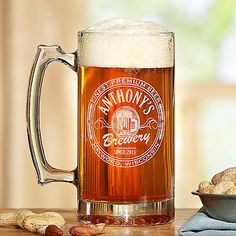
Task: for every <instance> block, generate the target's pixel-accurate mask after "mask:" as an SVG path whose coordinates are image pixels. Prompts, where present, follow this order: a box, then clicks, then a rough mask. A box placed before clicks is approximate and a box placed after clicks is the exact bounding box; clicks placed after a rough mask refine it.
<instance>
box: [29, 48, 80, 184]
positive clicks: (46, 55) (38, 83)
mask: <svg viewBox="0 0 236 236" xmlns="http://www.w3.org/2000/svg"><path fill="white" fill-rule="evenodd" d="M55 61H59V62H62V63H64V64H65V65H67V66H68V67H70V68H71V69H72V70H73V71H75V72H76V70H77V65H76V52H75V53H65V52H64V51H63V50H62V49H61V47H60V46H57V45H53V46H46V45H39V46H38V50H37V53H36V56H35V60H34V63H33V66H32V70H31V74H30V80H29V86H28V95H27V108H26V120H27V134H28V141H29V146H30V151H31V157H32V160H33V164H34V167H35V170H36V173H37V178H38V183H39V184H42V185H43V184H47V183H50V182H68V183H74V184H75V181H76V178H75V172H74V171H66V170H61V169H56V168H54V167H52V166H50V165H49V163H48V162H47V159H46V157H45V153H44V148H43V143H42V137H41V131H40V96H41V89H42V83H43V78H44V73H45V70H46V68H47V66H48V65H49V64H50V63H51V62H55Z"/></svg>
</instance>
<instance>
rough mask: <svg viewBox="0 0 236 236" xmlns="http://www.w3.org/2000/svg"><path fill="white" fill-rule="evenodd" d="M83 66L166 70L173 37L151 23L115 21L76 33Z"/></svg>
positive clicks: (101, 23) (172, 46)
mask: <svg viewBox="0 0 236 236" xmlns="http://www.w3.org/2000/svg"><path fill="white" fill-rule="evenodd" d="M79 33H80V38H79V45H78V50H79V52H78V59H79V64H80V65H83V66H94V67H116V68H165V67H172V66H173V65H174V35H173V33H171V32H169V31H167V30H165V29H164V28H162V27H161V26H159V25H157V24H154V23H152V22H145V21H131V20H127V19H123V18H115V19H111V20H105V21H103V22H100V23H97V24H95V25H93V26H90V27H88V28H87V29H85V30H83V31H81V32H79Z"/></svg>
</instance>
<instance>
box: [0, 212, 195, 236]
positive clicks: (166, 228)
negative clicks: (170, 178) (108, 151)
mask: <svg viewBox="0 0 236 236" xmlns="http://www.w3.org/2000/svg"><path fill="white" fill-rule="evenodd" d="M7 211H14V209H1V210H0V212H7ZM32 211H33V212H35V213H39V212H43V211H56V212H58V213H60V214H61V215H62V216H63V217H64V218H65V220H66V222H67V226H66V228H67V229H66V231H67V232H65V233H64V234H63V235H65V236H69V235H70V234H69V233H68V228H70V227H71V226H72V225H75V224H76V221H77V214H76V210H67V209H33V210H32ZM196 211H197V210H196V209H176V217H175V221H174V222H173V223H169V224H165V225H158V226H151V227H111V226H109V227H105V230H104V232H103V234H102V236H108V235H111V236H141V235H142V236H154V235H155V236H167V235H168V236H173V235H178V229H179V227H180V226H181V225H182V224H183V223H184V222H185V221H186V220H187V219H189V217H191V216H192V215H193V214H194V213H195V212H196ZM13 235H14V236H15V235H19V236H25V235H36V234H32V233H30V232H26V231H24V230H22V229H20V228H15V227H13V226H7V227H0V236H13Z"/></svg>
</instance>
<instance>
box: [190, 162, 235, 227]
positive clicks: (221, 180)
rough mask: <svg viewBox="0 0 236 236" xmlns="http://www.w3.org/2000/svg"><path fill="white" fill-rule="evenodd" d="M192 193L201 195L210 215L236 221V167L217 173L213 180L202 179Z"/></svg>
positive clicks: (227, 220)
mask: <svg viewBox="0 0 236 236" xmlns="http://www.w3.org/2000/svg"><path fill="white" fill-rule="evenodd" d="M192 194H193V195H197V196H199V198H200V199H201V201H202V204H203V206H204V207H205V209H206V212H207V213H208V215H209V216H210V217H212V218H215V219H218V220H222V221H226V222H234V223H236V167H231V168H228V169H226V170H224V171H222V172H220V173H218V174H216V175H215V176H214V177H213V178H212V179H211V182H209V181H202V182H201V183H200V184H199V185H198V190H197V191H196V192H192Z"/></svg>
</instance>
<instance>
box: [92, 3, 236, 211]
mask: <svg viewBox="0 0 236 236" xmlns="http://www.w3.org/2000/svg"><path fill="white" fill-rule="evenodd" d="M89 6H90V8H89V9H88V16H89V20H88V23H91V24H92V23H95V22H97V21H99V20H103V19H106V18H112V17H127V18H136V19H145V20H151V21H155V22H159V23H160V24H161V25H164V26H166V28H168V29H170V30H172V31H174V32H175V34H176V206H177V207H198V206H200V202H199V200H198V199H197V198H196V197H194V196H191V194H190V192H191V191H193V190H195V189H196V188H197V185H198V183H199V182H200V181H201V180H202V179H210V178H211V176H212V175H213V174H214V173H215V172H217V171H220V170H222V169H224V168H227V167H229V166H234V165H236V163H235V161H234V157H235V156H236V151H235V150H234V146H235V145H234V140H236V125H235V118H236V85H235V83H236V70H235V65H236V56H235V51H236V43H235V42H236V1H234V0H227V1H220V0H214V1H213V0H199V1H189V0H180V1H174V0H166V1H155V0H149V1H148V2H144V1H142V0H129V1H126V0H114V1H106V0H100V1H96V0H90V2H89ZM157 171H158V170H157Z"/></svg>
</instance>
